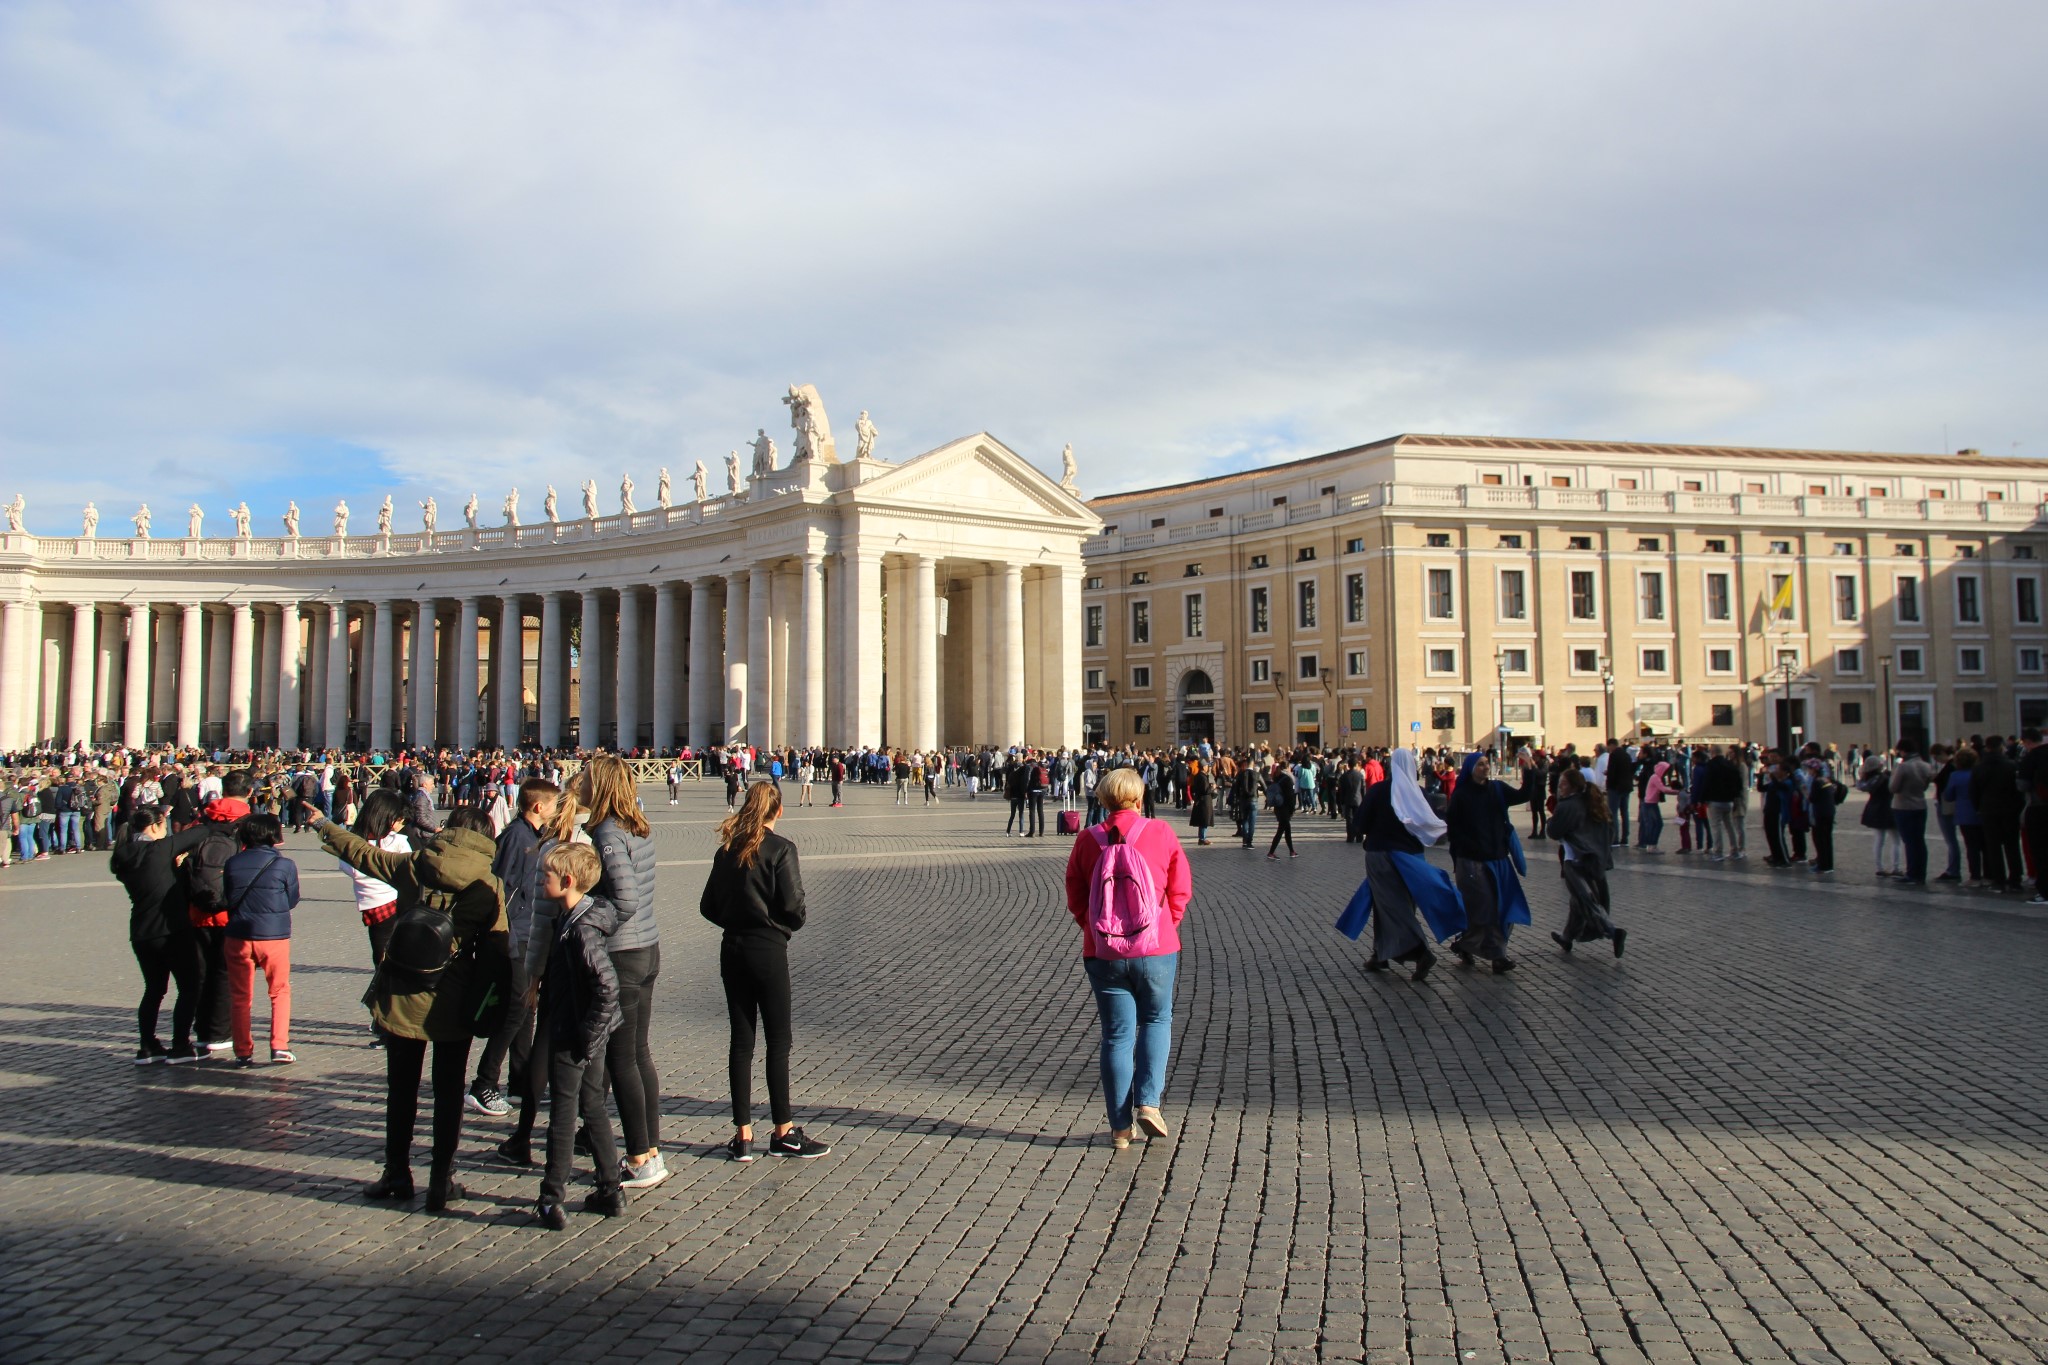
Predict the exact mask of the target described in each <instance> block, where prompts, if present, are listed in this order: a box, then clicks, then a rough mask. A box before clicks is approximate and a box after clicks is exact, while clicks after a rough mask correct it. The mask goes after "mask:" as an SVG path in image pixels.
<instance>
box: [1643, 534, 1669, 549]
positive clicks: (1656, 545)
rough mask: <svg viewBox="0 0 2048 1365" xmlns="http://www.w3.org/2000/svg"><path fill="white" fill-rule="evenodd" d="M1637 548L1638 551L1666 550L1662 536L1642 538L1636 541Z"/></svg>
mask: <svg viewBox="0 0 2048 1365" xmlns="http://www.w3.org/2000/svg"><path fill="white" fill-rule="evenodd" d="M1636 548H1637V549H1638V550H1653V551H1654V550H1661V549H1663V548H1664V540H1663V538H1662V537H1661V536H1640V537H1638V538H1637V539H1636Z"/></svg>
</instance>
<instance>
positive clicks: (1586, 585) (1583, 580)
mask: <svg viewBox="0 0 2048 1365" xmlns="http://www.w3.org/2000/svg"><path fill="white" fill-rule="evenodd" d="M1571 583H1572V619H1573V620H1574V621H1597V620H1599V619H1600V594H1599V591H1598V590H1597V589H1596V588H1595V587H1594V586H1593V571H1592V570H1591V569H1575V570H1573V572H1572V578H1571Z"/></svg>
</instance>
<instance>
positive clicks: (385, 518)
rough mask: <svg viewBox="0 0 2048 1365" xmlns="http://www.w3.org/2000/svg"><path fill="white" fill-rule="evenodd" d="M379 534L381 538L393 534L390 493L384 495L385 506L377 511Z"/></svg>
mask: <svg viewBox="0 0 2048 1365" xmlns="http://www.w3.org/2000/svg"><path fill="white" fill-rule="evenodd" d="M377 534H378V535H380V536H388V535H390V534H391V495H390V494H389V493H386V494H385V495H384V505H383V506H382V507H379V508H378V509H377Z"/></svg>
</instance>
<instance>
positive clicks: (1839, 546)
mask: <svg viewBox="0 0 2048 1365" xmlns="http://www.w3.org/2000/svg"><path fill="white" fill-rule="evenodd" d="M1835 553H1836V554H1838V555H1854V554H1855V553H1856V546H1855V545H1854V544H1853V543H1851V542H1849V541H1846V540H1838V541H1836V542H1835Z"/></svg>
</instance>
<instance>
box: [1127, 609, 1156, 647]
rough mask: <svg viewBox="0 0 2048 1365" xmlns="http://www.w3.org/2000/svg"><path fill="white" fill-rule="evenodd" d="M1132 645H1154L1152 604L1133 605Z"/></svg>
mask: <svg viewBox="0 0 2048 1365" xmlns="http://www.w3.org/2000/svg"><path fill="white" fill-rule="evenodd" d="M1131 643H1132V644H1134V645H1149V644H1151V643H1152V604H1151V603H1150V602H1133V603H1131Z"/></svg>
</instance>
